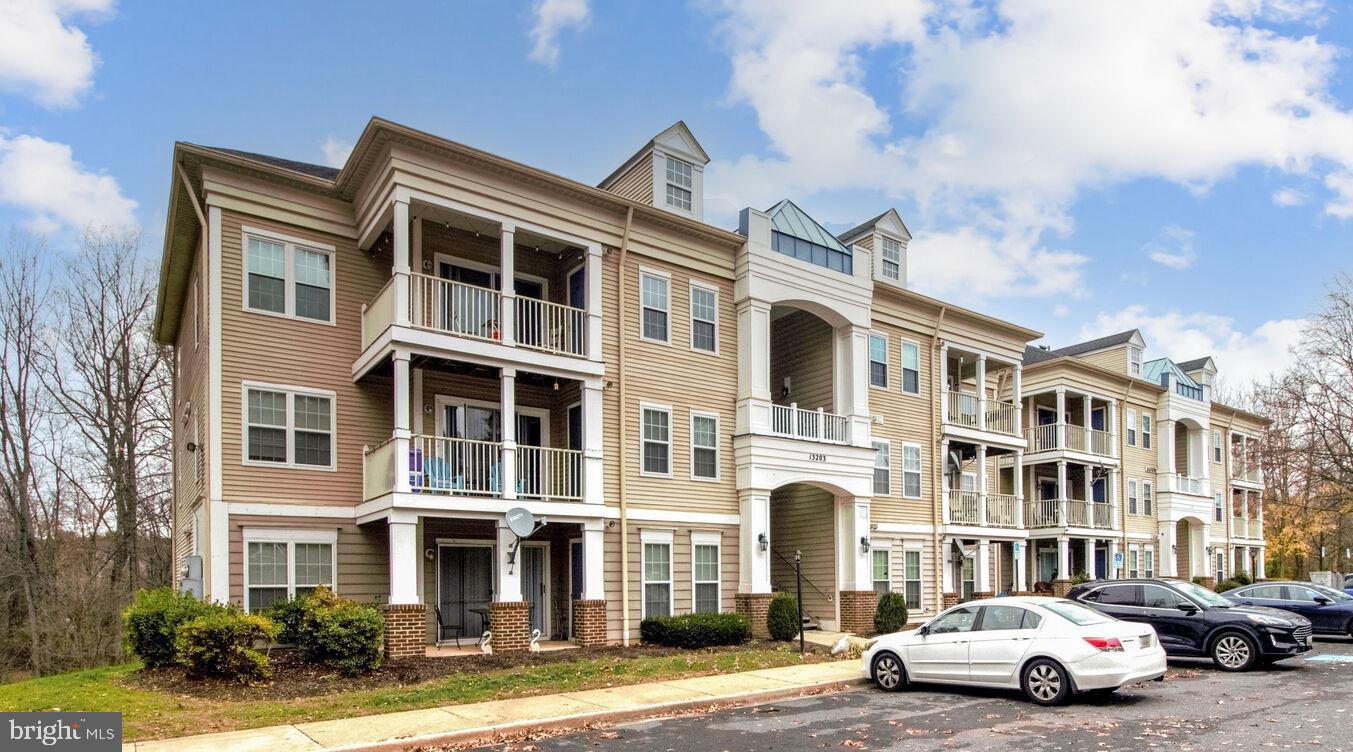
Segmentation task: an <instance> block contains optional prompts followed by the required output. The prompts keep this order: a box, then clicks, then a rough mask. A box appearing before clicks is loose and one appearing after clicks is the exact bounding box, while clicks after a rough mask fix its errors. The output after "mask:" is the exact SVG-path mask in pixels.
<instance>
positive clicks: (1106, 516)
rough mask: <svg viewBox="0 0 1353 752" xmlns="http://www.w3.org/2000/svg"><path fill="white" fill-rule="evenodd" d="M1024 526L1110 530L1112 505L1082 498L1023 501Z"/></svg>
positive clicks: (1112, 523)
mask: <svg viewBox="0 0 1353 752" xmlns="http://www.w3.org/2000/svg"><path fill="white" fill-rule="evenodd" d="M1024 526H1025V527H1027V528H1040V527H1088V528H1095V529H1097V530H1112V529H1114V528H1115V527H1116V526H1115V524H1114V519H1113V505H1112V504H1106V503H1104V502H1100V501H1086V500H1084V499H1043V500H1040V501H1026V502H1025V503H1024Z"/></svg>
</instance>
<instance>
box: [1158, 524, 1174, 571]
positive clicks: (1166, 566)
mask: <svg viewBox="0 0 1353 752" xmlns="http://www.w3.org/2000/svg"><path fill="white" fill-rule="evenodd" d="M1159 532H1160V536H1159V537H1160V546H1159V547H1158V550H1157V551H1156V557H1157V559H1156V576H1157V577H1174V576H1175V575H1176V572H1175V570H1176V569H1177V568H1178V559H1177V558H1176V556H1177V555H1176V553H1175V544H1176V542H1177V541H1176V538H1175V526H1174V523H1173V522H1170V521H1168V520H1161V522H1160V526H1159Z"/></svg>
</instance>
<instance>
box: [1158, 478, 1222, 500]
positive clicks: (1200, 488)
mask: <svg viewBox="0 0 1353 752" xmlns="http://www.w3.org/2000/svg"><path fill="white" fill-rule="evenodd" d="M1164 485H1165V487H1164V488H1163V489H1161V490H1163V491H1167V492H1173V493H1182V494H1191V495H1193V496H1209V495H1210V494H1211V492H1210V490H1209V489H1210V485H1209V484H1208V482H1207V479H1206V478H1192V477H1189V476H1188V475H1185V474H1183V473H1169V474H1167V475H1165V477H1164Z"/></svg>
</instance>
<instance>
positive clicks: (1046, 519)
mask: <svg viewBox="0 0 1353 752" xmlns="http://www.w3.org/2000/svg"><path fill="white" fill-rule="evenodd" d="M1060 506H1061V504H1060V503H1059V502H1058V501H1057V500H1056V499H1041V500H1038V501H1026V502H1024V526H1025V527H1029V528H1037V527H1058V526H1059V525H1060V522H1059V520H1060V515H1059V514H1058V508H1059V507H1060Z"/></svg>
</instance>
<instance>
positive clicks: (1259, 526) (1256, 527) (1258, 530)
mask: <svg viewBox="0 0 1353 752" xmlns="http://www.w3.org/2000/svg"><path fill="white" fill-rule="evenodd" d="M1250 537H1251V538H1263V537H1264V521H1263V520H1250Z"/></svg>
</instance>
